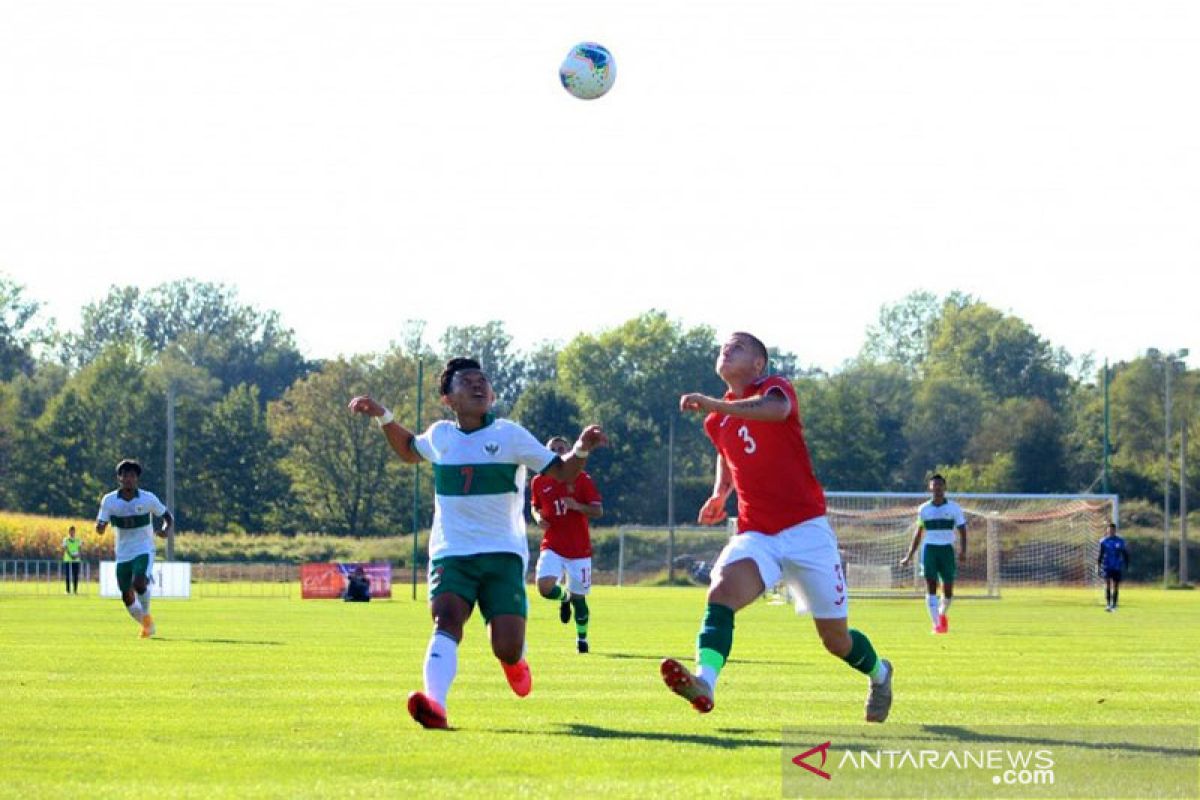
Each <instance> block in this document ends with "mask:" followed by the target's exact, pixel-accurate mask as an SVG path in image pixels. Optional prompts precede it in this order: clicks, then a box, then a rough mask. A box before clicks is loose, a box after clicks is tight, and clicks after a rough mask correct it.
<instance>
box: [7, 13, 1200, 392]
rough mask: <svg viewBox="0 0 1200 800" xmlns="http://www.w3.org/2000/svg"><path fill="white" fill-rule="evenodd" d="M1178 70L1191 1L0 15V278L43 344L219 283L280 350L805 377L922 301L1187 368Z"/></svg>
mask: <svg viewBox="0 0 1200 800" xmlns="http://www.w3.org/2000/svg"><path fill="white" fill-rule="evenodd" d="M585 40H591V41H596V42H600V43H602V44H604V45H605V46H606V47H608V48H609V49H610V50H611V52H612V54H613V57H614V59H615V61H616V65H617V78H616V83H615V86H614V87H613V89H612V91H611V92H610V93H609V94H608V95H606V96H605V97H602V98H600V99H598V100H593V101H582V100H577V99H575V98H573V97H571V96H569V95H568V94H567V93H566V92H565V91H564V90H563V89H562V88H561V86H560V85H559V82H558V64H559V62H560V61H561V60H562V58H563V57H564V56H565V55H566V53H567V51H568V50H569V49H570V47H571V46H572V45H573V44H575V43H576V42H579V41H585ZM1198 75H1200V3H1196V2H1195V0H1136V1H1135V0H1127V1H1126V2H1113V1H1112V0H1005V1H1004V2H995V1H994V0H987V1H986V2H982V1H977V0H941V1H935V0H928V1H926V0H819V1H817V0H779V1H778V2H775V1H772V0H621V1H610V2H587V3H584V2H578V1H577V0H553V1H552V0H503V2H498V1H497V0H475V1H474V2H468V1H467V0H424V1H423V2H414V1H413V0H388V1H387V2H371V1H369V0H358V1H356V2H335V1H334V0H324V1H323V2H314V0H278V1H272V2H262V1H256V0H237V1H236V2H234V1H230V0H199V1H195V0H179V1H177V2H171V1H169V0H146V1H142V2H132V1H130V0H110V1H109V2H103V3H97V2H93V1H92V0H88V2H66V1H65V0H7V1H6V2H5V3H3V4H0V109H2V118H0V273H2V274H5V275H6V276H8V277H9V278H10V279H12V280H15V281H17V282H18V283H20V284H22V285H23V286H24V287H25V290H26V293H27V295H28V296H29V297H30V298H32V299H36V300H39V301H41V302H42V303H44V305H45V309H44V310H45V313H46V314H47V315H50V316H53V317H54V318H55V319H56V321H57V324H58V325H59V327H60V328H63V329H68V330H70V329H75V328H77V326H78V322H79V311H80V309H81V308H82V307H83V305H85V304H87V303H92V302H95V301H97V300H99V299H100V298H101V297H103V296H104V294H105V293H106V291H107V289H108V287H109V286H111V285H114V284H118V285H130V284H132V285H137V286H140V287H143V288H150V287H152V286H155V285H158V284H161V283H163V282H166V281H172V280H178V279H183V278H196V279H199V280H205V281H215V282H220V283H225V284H229V285H232V286H235V287H236V288H237V290H238V295H239V298H240V299H241V300H242V301H244V302H247V303H249V304H252V305H254V306H256V307H258V308H261V309H272V310H276V311H278V312H279V313H280V315H281V317H282V319H283V322H284V323H285V325H287V326H288V327H291V328H293V329H294V330H295V332H296V336H297V341H298V343H299V344H300V346H301V348H302V349H303V350H304V351H305V353H306V354H307V355H309V356H310V357H330V356H334V355H337V354H349V353H360V352H378V351H381V350H383V349H385V348H387V347H388V346H389V344H390V343H391V342H393V341H395V340H398V339H399V338H400V336H401V335H402V324H403V322H404V321H405V320H409V319H424V320H426V321H427V322H428V329H427V330H428V334H427V339H428V340H429V341H430V342H435V341H436V337H437V335H438V334H439V333H440V331H441V330H443V329H444V328H445V326H447V325H469V324H478V323H483V322H486V321H488V320H496V319H498V320H502V321H503V322H504V323H505V325H506V326H507V329H508V331H509V332H510V333H512V334H513V336H514V339H515V344H516V345H517V346H518V347H520V348H527V347H531V346H533V345H534V344H536V343H538V342H541V341H545V340H558V341H566V340H569V339H570V338H571V337H573V336H574V335H576V334H578V333H580V332H585V333H598V332H600V331H602V330H604V329H606V328H612V327H615V326H617V325H619V324H621V323H622V322H624V321H626V320H628V319H630V318H632V317H634V316H636V315H638V314H640V313H643V312H645V311H647V310H649V309H651V308H656V309H661V310H663V311H666V312H667V313H668V314H669V315H671V317H672V318H674V319H676V320H678V321H679V322H680V323H681V324H683V325H685V326H689V327H690V326H692V325H697V324H704V325H709V326H711V327H713V328H714V329H715V330H716V331H717V332H718V334H722V333H727V332H729V331H733V330H750V331H752V332H754V333H756V334H758V335H759V336H760V338H762V339H764V340H765V341H766V342H767V343H768V344H769V345H774V346H778V347H780V348H781V349H783V350H790V351H792V352H794V353H796V354H797V355H798V356H799V359H800V362H801V364H803V365H807V366H819V367H823V368H825V369H830V370H832V369H836V368H837V366H838V365H839V364H841V363H842V362H843V361H844V360H845V359H847V358H850V357H852V356H853V355H855V354H856V353H857V352H858V350H859V349H860V348H861V346H862V344H863V340H864V334H865V331H866V329H867V327H868V326H869V325H870V324H871V323H872V322H874V321H875V320H876V318H877V316H878V313H879V309H880V307H881V306H883V305H885V304H890V303H895V302H897V301H899V300H900V299H902V298H903V297H904V296H906V295H907V294H909V293H910V292H912V291H915V290H927V291H932V292H935V293H938V294H942V293H945V292H948V291H950V290H955V289H956V290H960V291H963V292H967V293H970V294H973V295H975V296H977V297H979V298H980V299H982V300H984V301H985V302H987V303H989V304H991V305H993V306H995V307H997V308H1000V309H1002V310H1004V311H1007V312H1011V313H1013V314H1016V315H1017V316H1019V317H1021V318H1022V319H1024V320H1025V321H1026V322H1028V323H1029V324H1030V325H1032V326H1033V328H1034V329H1035V330H1036V331H1037V332H1038V333H1039V334H1040V335H1041V336H1043V337H1044V338H1046V339H1047V340H1048V341H1050V342H1051V343H1052V344H1053V345H1055V346H1060V347H1065V348H1066V349H1067V350H1068V351H1069V352H1071V353H1072V354H1074V355H1082V354H1085V353H1091V354H1093V355H1094V356H1095V357H1096V358H1097V359H1098V360H1103V359H1104V358H1110V359H1113V360H1120V359H1125V358H1131V357H1134V356H1136V355H1137V354H1138V353H1140V352H1142V351H1144V350H1145V349H1146V348H1149V347H1157V348H1159V349H1162V350H1173V349H1176V348H1181V347H1190V348H1192V349H1193V350H1198V349H1200V336H1198V333H1200V325H1198V324H1197V319H1198V315H1197V313H1196V308H1197V304H1198V300H1200V294H1198V292H1197V289H1200V103H1198V102H1197V99H1196V98H1197V89H1196V78H1197V76H1198ZM1198 354H1200V353H1198ZM1195 358H1196V356H1193V357H1192V361H1193V363H1194V362H1195Z"/></svg>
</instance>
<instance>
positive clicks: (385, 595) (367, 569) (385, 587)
mask: <svg viewBox="0 0 1200 800" xmlns="http://www.w3.org/2000/svg"><path fill="white" fill-rule="evenodd" d="M359 567H362V571H363V573H364V574H365V575H366V576H367V579H368V580H369V581H370V582H371V599H372V600H374V599H376V598H382V599H390V598H391V596H392V565H391V564H355V563H333V564H301V565H300V596H301V597H302V598H304V599H305V600H340V599H342V595H343V594H345V592H346V581H347V580H348V579H349V577H350V574H351V573H352V572H354V570H355V569H358V568H359Z"/></svg>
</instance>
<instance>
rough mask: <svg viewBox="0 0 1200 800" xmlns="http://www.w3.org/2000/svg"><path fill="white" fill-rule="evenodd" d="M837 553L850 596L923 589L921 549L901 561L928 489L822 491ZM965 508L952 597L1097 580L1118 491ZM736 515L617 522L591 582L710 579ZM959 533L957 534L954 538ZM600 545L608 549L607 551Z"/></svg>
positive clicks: (979, 502)
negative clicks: (722, 522) (723, 519)
mask: <svg viewBox="0 0 1200 800" xmlns="http://www.w3.org/2000/svg"><path fill="white" fill-rule="evenodd" d="M825 497H826V506H827V514H828V517H829V521H830V524H832V526H833V529H834V531H836V532H837V537H838V546H839V549H840V550H841V555H842V563H843V564H844V566H845V570H846V576H847V579H848V582H849V585H850V593H851V595H852V596H856V597H896V596H913V595H923V594H924V593H925V581H924V579H923V578H922V577H921V572H920V564H921V558H920V555H921V553H920V550H919V549H918V551H917V554H916V556H914V558H913V562H912V563H911V564H910V565H908V566H905V567H902V566H900V560H901V559H902V558H903V557H904V555H905V554H906V553H907V552H908V547H909V543H910V542H911V541H912V536H913V533H914V531H915V530H916V520H917V509H918V508H919V507H920V505H921V504H922V503H924V502H925V501H926V500H928V499H929V495H928V494H924V493H915V492H914V493H907V492H826V495H825ZM951 499H953V500H954V501H956V502H957V503H958V504H959V505H960V506H962V509H963V512H964V513H965V514H966V517H967V558H966V559H965V560H963V561H960V562H959V566H958V577H957V579H956V580H955V592H954V593H955V596H956V597H999V596H1000V592H1001V589H1002V588H1004V587H1006V586H1007V587H1015V586H1088V585H1091V584H1093V583H1095V582H1097V581H1098V578H1097V576H1096V548H1097V546H1098V542H1099V540H1100V539H1101V538H1102V537H1103V536H1104V530H1105V526H1106V525H1107V524H1108V523H1109V522H1110V521H1114V520H1116V518H1117V510H1118V500H1117V496H1116V495H1101V494H1079V495H1057V494H1056V495H1050V494H956V495H953V496H952V497H951ZM735 531H736V520H733V519H731V520H730V521H729V524H728V526H727V527H725V528H700V527H695V526H676V527H675V528H674V529H671V528H668V527H665V526H641V525H624V526H621V528H620V530H619V536H618V540H617V541H615V542H613V541H610V542H607V543H606V544H607V545H608V546H607V547H605V546H601V547H599V548H597V551H598V552H596V553H595V555H594V559H593V560H594V562H595V563H594V566H593V572H594V574H595V575H596V581H597V582H598V583H617V584H626V585H628V584H634V583H645V582H662V581H664V580H665V579H666V578H667V577H668V576H671V577H674V578H675V579H676V580H681V579H690V580H694V581H695V582H697V583H704V582H706V581H707V578H708V575H709V572H710V570H711V567H712V563H713V562H714V561H715V560H716V557H717V555H718V554H719V553H720V551H721V548H722V547H724V545H725V542H726V541H727V540H728V538H729V536H731V535H733V533H734V532H735ZM957 540H958V536H957V534H955V541H956V542H957ZM604 551H607V552H604Z"/></svg>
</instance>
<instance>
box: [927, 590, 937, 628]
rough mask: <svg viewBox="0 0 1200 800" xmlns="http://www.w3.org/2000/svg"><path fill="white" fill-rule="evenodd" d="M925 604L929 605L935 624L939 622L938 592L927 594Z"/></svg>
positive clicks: (930, 614) (931, 617) (930, 616)
mask: <svg viewBox="0 0 1200 800" xmlns="http://www.w3.org/2000/svg"><path fill="white" fill-rule="evenodd" d="M925 605H927V606H929V618H930V619H931V620H933V624H934V625H937V622H938V596H937V595H936V594H927V595H925Z"/></svg>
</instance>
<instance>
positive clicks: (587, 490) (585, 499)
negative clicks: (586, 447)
mask: <svg viewBox="0 0 1200 800" xmlns="http://www.w3.org/2000/svg"><path fill="white" fill-rule="evenodd" d="M575 499H576V500H578V501H579V502H581V503H583V504H584V505H588V504H590V503H599V502H600V492H599V491H597V490H596V484H595V482H594V481H593V480H592V476H591V475H588V474H587V473H586V472H584V473H582V474H581V475H580V476H579V477H578V478H576V479H575Z"/></svg>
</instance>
